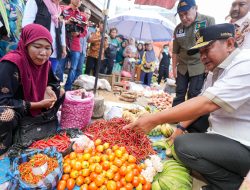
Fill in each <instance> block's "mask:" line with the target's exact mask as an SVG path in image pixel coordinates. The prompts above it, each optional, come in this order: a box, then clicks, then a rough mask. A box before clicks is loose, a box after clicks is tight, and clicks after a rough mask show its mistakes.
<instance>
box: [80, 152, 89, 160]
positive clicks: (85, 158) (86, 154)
mask: <svg viewBox="0 0 250 190" xmlns="http://www.w3.org/2000/svg"><path fill="white" fill-rule="evenodd" d="M90 157H91V154H90V153H84V154H83V156H82V158H83V160H85V161H88V160H89V159H90Z"/></svg>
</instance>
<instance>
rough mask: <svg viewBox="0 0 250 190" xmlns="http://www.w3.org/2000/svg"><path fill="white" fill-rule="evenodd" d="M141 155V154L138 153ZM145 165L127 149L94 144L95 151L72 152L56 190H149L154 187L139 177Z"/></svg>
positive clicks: (65, 162)
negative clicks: (77, 188)
mask: <svg viewBox="0 0 250 190" xmlns="http://www.w3.org/2000/svg"><path fill="white" fill-rule="evenodd" d="M138 151H139V150H138ZM144 167H145V165H144V164H140V165H137V164H136V158H135V157H134V156H132V155H129V154H128V152H127V151H126V149H125V148H124V147H119V146H117V145H115V146H113V147H110V146H109V143H102V141H101V140H100V139H97V140H95V148H94V149H93V148H92V149H86V150H84V152H83V153H76V152H71V153H70V154H69V155H67V156H65V157H64V160H63V176H62V179H61V180H60V181H59V183H58V185H57V190H64V189H66V188H67V189H68V190H72V189H74V187H75V186H79V187H80V190H132V189H134V188H135V189H136V190H150V189H151V183H149V182H147V181H146V180H145V178H144V177H143V176H142V175H141V174H140V173H141V171H142V169H144Z"/></svg>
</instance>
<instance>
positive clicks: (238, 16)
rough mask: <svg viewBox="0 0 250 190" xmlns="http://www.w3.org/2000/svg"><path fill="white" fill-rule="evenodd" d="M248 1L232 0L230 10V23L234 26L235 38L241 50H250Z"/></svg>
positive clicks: (249, 2) (249, 6) (249, 3)
mask: <svg viewBox="0 0 250 190" xmlns="http://www.w3.org/2000/svg"><path fill="white" fill-rule="evenodd" d="M249 9H250V0H234V2H233V3H232V6H231V9H230V13H229V14H230V17H231V21H230V22H231V23H232V24H234V25H235V29H236V33H235V38H236V41H237V43H238V45H239V47H240V48H241V49H246V48H247V49H249V48H250V13H249Z"/></svg>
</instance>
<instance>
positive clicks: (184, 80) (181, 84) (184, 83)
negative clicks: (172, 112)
mask: <svg viewBox="0 0 250 190" xmlns="http://www.w3.org/2000/svg"><path fill="white" fill-rule="evenodd" d="M204 79H205V74H201V75H196V76H193V77H189V74H188V72H187V73H186V74H185V75H182V74H181V73H179V72H178V73H177V78H176V97H175V99H174V101H173V106H176V105H178V104H180V103H182V102H184V101H185V97H186V93H187V97H188V99H190V98H193V97H196V96H198V95H199V94H200V92H201V89H202V86H203V83H204Z"/></svg>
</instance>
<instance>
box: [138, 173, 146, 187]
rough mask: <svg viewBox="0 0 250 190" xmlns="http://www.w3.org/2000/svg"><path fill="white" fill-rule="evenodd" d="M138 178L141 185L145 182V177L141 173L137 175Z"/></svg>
mask: <svg viewBox="0 0 250 190" xmlns="http://www.w3.org/2000/svg"><path fill="white" fill-rule="evenodd" d="M139 180H140V183H141V184H143V185H144V184H145V183H146V182H147V181H146V179H145V178H144V177H143V176H142V175H139Z"/></svg>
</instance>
